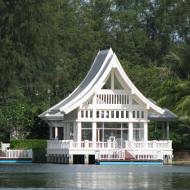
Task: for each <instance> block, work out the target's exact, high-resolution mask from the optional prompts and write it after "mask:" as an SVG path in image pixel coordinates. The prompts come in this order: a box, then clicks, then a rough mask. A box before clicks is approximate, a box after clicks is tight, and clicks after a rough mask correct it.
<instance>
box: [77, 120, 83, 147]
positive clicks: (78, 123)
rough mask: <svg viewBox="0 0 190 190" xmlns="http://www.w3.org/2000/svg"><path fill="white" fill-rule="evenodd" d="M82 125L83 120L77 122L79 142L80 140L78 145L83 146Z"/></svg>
mask: <svg viewBox="0 0 190 190" xmlns="http://www.w3.org/2000/svg"><path fill="white" fill-rule="evenodd" d="M81 130H82V127H81V122H77V142H78V147H81V133H82V131H81Z"/></svg>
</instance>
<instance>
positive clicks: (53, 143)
mask: <svg viewBox="0 0 190 190" xmlns="http://www.w3.org/2000/svg"><path fill="white" fill-rule="evenodd" d="M116 148H118V147H117V143H116V141H111V140H108V141H107V142H92V141H88V140H85V141H81V142H76V141H73V140H48V149H116ZM122 148H124V149H127V150H138V149H148V150H151V149H152V150H155V149H156V150H166V149H169V150H170V149H172V141H170V140H166V141H147V142H144V141H125V146H124V147H122Z"/></svg>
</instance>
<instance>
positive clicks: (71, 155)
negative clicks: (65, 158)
mask: <svg viewBox="0 0 190 190" xmlns="http://www.w3.org/2000/svg"><path fill="white" fill-rule="evenodd" d="M69 164H73V154H70V155H69Z"/></svg>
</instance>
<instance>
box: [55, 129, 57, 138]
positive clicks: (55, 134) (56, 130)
mask: <svg viewBox="0 0 190 190" xmlns="http://www.w3.org/2000/svg"><path fill="white" fill-rule="evenodd" d="M55 139H58V127H55Z"/></svg>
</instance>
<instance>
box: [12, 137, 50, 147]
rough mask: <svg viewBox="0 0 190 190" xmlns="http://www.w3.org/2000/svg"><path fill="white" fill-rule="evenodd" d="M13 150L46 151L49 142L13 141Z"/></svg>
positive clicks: (34, 140) (38, 140)
mask: <svg viewBox="0 0 190 190" xmlns="http://www.w3.org/2000/svg"><path fill="white" fill-rule="evenodd" d="M10 148H11V149H46V148H47V140H41V139H31V140H12V141H11V142H10Z"/></svg>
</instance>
